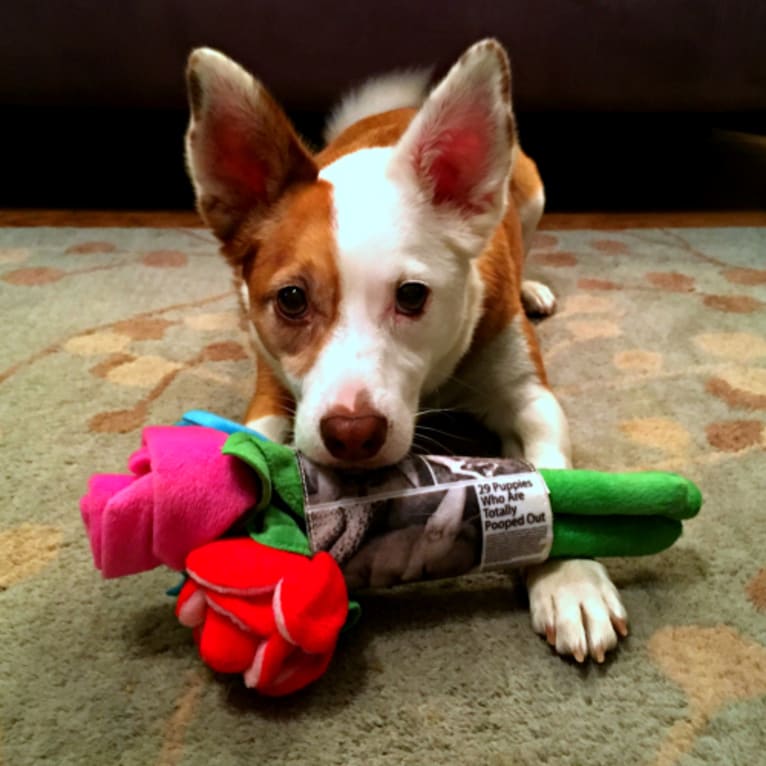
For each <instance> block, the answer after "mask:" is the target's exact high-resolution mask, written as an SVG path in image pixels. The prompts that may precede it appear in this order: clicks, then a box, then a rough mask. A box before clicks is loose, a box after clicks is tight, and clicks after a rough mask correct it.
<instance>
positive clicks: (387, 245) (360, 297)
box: [293, 149, 482, 465]
mask: <svg viewBox="0 0 766 766" xmlns="http://www.w3.org/2000/svg"><path fill="white" fill-rule="evenodd" d="M394 157H395V150H393V149H367V150H363V151H359V152H355V153H354V154H352V155H347V156H346V157H343V158H341V159H340V160H338V161H337V162H335V163H333V164H332V165H330V166H328V167H327V168H325V169H324V171H323V172H322V174H321V176H320V177H321V178H322V179H323V180H325V181H328V182H329V183H331V184H332V186H333V199H334V206H335V221H336V245H337V254H338V257H337V258H338V268H339V273H340V279H341V296H342V297H341V302H340V304H339V306H338V314H339V317H338V320H337V322H336V324H335V327H334V329H333V332H332V335H331V336H330V338H329V339H327V340H326V341H325V343H324V345H323V347H322V350H321V352H320V354H319V356H318V358H317V361H316V363H315V365H314V367H313V368H312V369H311V370H310V371H309V373H308V374H307V375H306V376H305V378H304V379H303V380H302V381H301V382H300V384H297V383H296V382H294V383H293V387H294V388H295V387H297V385H300V390H301V394H302V395H301V397H300V399H299V401H298V403H297V411H296V417H295V441H296V445H297V446H298V447H299V448H300V449H302V450H303V451H304V452H306V453H307V454H309V455H311V456H312V457H314V458H315V459H318V460H321V461H324V462H328V463H333V462H335V461H334V458H333V457H332V456H331V455H330V454H329V453H328V452H327V450H326V448H325V447H324V444H323V443H322V439H321V436H320V434H319V423H320V421H321V418H322V417H323V416H324V415H325V414H326V412H327V411H328V410H330V409H332V408H333V407H335V406H337V405H339V404H346V405H347V403H348V401H349V400H351V401H353V399H354V398H355V394H356V393H364V394H366V396H367V398H368V399H369V400H370V402H371V404H372V405H373V406H374V408H375V409H376V410H378V411H379V412H380V413H381V414H382V415H383V416H384V417H385V418H386V420H387V421H388V423H389V434H388V438H387V440H386V443H385V444H384V446H383V448H382V450H381V452H380V453H379V454H378V455H376V456H375V458H374V459H373V460H372V462H371V463H370V464H371V465H382V464H389V463H393V462H396V461H398V460H399V459H401V458H402V457H404V455H405V454H406V452H407V451H408V450H409V448H410V445H411V442H412V435H413V427H414V421H415V416H416V412H417V408H418V403H419V400H420V397H421V395H422V393H423V391H424V390H432V389H433V388H435V387H436V386H438V385H440V384H441V383H443V382H444V380H446V378H447V377H448V376H449V375H450V374H451V372H452V370H453V369H454V367H455V365H456V364H457V362H458V361H459V360H460V358H461V357H462V356H463V355H464V354H465V352H466V350H467V348H468V346H469V344H470V339H471V334H472V332H473V329H474V327H475V325H476V322H477V321H478V318H479V312H480V306H481V298H482V288H481V281H480V279H479V277H478V273H477V272H476V267H475V263H474V261H472V260H471V259H470V258H468V257H467V256H466V254H465V252H464V251H465V249H466V247H467V245H468V244H470V241H472V240H473V237H472V236H471V237H469V238H468V239H469V242H468V243H467V242H463V241H462V239H463V238H461V236H460V231H458V232H453V231H451V230H450V229H449V227H447V228H445V227H444V226H443V223H442V221H441V219H440V218H439V217H438V216H436V217H434V216H429V214H428V212H429V211H425V210H424V211H421V212H422V215H421V216H420V217H419V220H418V219H417V218H416V220H414V221H413V212H414V208H413V204H412V201H411V199H410V197H411V195H410V194H409V193H408V192H410V191H411V190H408V189H407V188H406V187H404V188H403V187H402V185H401V184H399V183H397V182H395V181H394V180H392V179H391V178H389V177H388V168H389V166H390V163H391V161H392V159H393V158H394ZM410 280H417V281H422V282H425V283H426V284H427V285H428V286H429V287H430V289H431V298H430V304H429V306H428V309H427V311H426V312H425V314H424V315H423V317H422V318H418V319H410V318H407V317H403V316H401V315H397V314H396V312H395V310H394V303H395V293H396V288H397V287H398V285H400V284H401V283H402V282H405V281H410Z"/></svg>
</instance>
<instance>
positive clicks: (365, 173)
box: [319, 148, 418, 306]
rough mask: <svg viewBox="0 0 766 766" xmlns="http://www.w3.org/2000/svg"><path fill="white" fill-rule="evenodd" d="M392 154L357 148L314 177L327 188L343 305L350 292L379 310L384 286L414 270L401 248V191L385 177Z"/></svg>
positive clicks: (403, 217) (403, 228)
mask: <svg viewBox="0 0 766 766" xmlns="http://www.w3.org/2000/svg"><path fill="white" fill-rule="evenodd" d="M392 152H393V150H392V149H390V148H372V149H362V150H360V151H357V152H354V153H353V154H349V155H346V156H345V157H341V158H340V159H339V160H337V161H336V162H333V163H332V164H331V165H328V166H327V167H326V168H324V169H323V170H322V172H321V173H320V176H319V177H320V178H321V179H322V180H325V181H327V182H329V183H330V184H332V187H333V203H334V214H335V215H334V218H335V221H334V224H335V226H334V229H335V238H336V244H337V253H338V266H339V271H340V276H341V280H342V282H343V284H344V288H345V289H344V290H343V299H344V301H345V299H346V298H351V297H352V296H353V295H354V294H355V295H357V296H360V297H362V296H363V297H364V299H366V300H367V301H371V302H372V303H373V304H377V305H378V306H379V305H380V302H381V300H382V299H383V297H384V295H383V294H382V293H381V290H382V292H383V293H385V290H384V289H383V288H384V285H385V286H386V287H392V286H393V285H394V284H395V283H396V281H397V280H398V279H400V278H401V277H402V276H404V275H407V276H408V277H410V278H411V277H412V276H413V275H412V271H413V269H414V270H416V271H417V269H418V266H417V263H416V261H415V259H409V258H407V256H406V252H405V248H404V247H403V241H404V236H405V235H406V227H407V220H406V215H405V210H404V208H405V205H404V201H403V199H402V190H401V187H400V186H397V185H396V184H394V183H393V181H391V180H390V179H389V178H388V177H387V172H386V171H387V167H388V164H389V161H390V159H391V155H392ZM349 288H351V290H349ZM385 297H390V296H388V295H386V296H385ZM352 299H353V298H352Z"/></svg>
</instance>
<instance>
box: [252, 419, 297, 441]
mask: <svg viewBox="0 0 766 766" xmlns="http://www.w3.org/2000/svg"><path fill="white" fill-rule="evenodd" d="M245 425H246V426H247V427H248V428H252V429H253V431H258V433H259V434H261V435H262V436H265V437H266V438H267V439H271V441H273V442H277V443H279V444H287V442H288V440H289V438H290V432H291V429H292V422H291V420H290V418H288V417H285V416H284V415H264V416H263V417H262V418H255V419H254V420H248V421H247V423H245Z"/></svg>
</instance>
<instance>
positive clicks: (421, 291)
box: [396, 282, 430, 317]
mask: <svg viewBox="0 0 766 766" xmlns="http://www.w3.org/2000/svg"><path fill="white" fill-rule="evenodd" d="M429 292H430V291H429V289H428V286H427V285H424V284H423V283H422V282H403V283H402V284H401V285H399V287H397V288H396V310H397V311H398V312H399V313H400V314H406V315H407V316H411V317H414V316H418V315H419V314H422V313H423V309H424V307H425V305H426V301H427V300H428V294H429Z"/></svg>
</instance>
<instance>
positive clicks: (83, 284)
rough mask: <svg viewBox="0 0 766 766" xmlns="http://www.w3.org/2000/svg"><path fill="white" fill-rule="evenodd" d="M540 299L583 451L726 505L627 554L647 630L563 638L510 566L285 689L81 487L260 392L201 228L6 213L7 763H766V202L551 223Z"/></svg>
mask: <svg viewBox="0 0 766 766" xmlns="http://www.w3.org/2000/svg"><path fill="white" fill-rule="evenodd" d="M528 273H529V275H530V276H533V277H536V278H540V279H543V280H545V281H547V282H548V283H549V284H550V285H551V286H552V287H553V288H554V289H555V291H556V292H557V294H558V296H559V310H558V313H557V314H556V315H555V316H554V317H552V318H550V319H548V320H545V321H544V322H542V323H541V324H540V325H539V333H540V336H541V341H542V345H543V349H544V352H545V355H546V357H547V360H548V369H549V372H550V377H551V380H552V381H553V384H554V386H555V388H556V390H557V391H558V393H559V394H560V397H561V400H562V402H563V404H564V407H565V409H566V410H567V411H568V413H569V416H570V418H571V422H572V433H573V441H574V445H575V447H574V449H575V462H576V464H577V465H578V466H581V467H588V468H595V469H606V470H609V469H611V470H624V469H631V468H658V469H671V470H677V471H681V472H683V473H684V474H686V475H687V476H689V477H690V478H691V479H693V480H694V481H696V482H698V484H699V485H700V487H701V488H702V491H703V493H704V495H705V499H706V503H705V506H704V507H703V510H702V512H701V514H700V515H699V517H698V518H696V519H694V520H693V521H691V522H690V523H689V524H688V525H687V526H686V531H685V534H684V536H683V537H682V538H681V540H680V541H679V543H678V544H677V545H676V546H674V547H673V548H672V549H671V550H669V551H667V552H666V553H664V554H662V555H659V556H655V557H650V558H646V559H640V560H616V561H611V562H609V566H610V570H611V571H612V573H613V575H614V577H615V580H616V581H617V583H618V585H619V586H620V587H621V588H622V593H623V596H624V600H625V603H626V605H627V608H628V611H629V613H630V616H631V627H632V633H631V636H630V638H629V639H628V640H627V641H625V642H624V643H623V644H622V646H621V648H620V650H619V652H617V653H616V654H615V655H614V657H613V658H611V659H610V660H609V661H608V662H607V663H606V664H605V665H604V666H595V665H590V664H589V665H585V666H582V667H581V666H578V665H577V664H575V663H573V662H568V661H564V660H561V659H559V658H558V657H556V656H555V655H554V654H553V653H552V652H551V651H550V649H549V648H548V646H547V645H546V644H545V642H544V641H543V640H542V639H540V638H539V637H538V636H536V635H534V634H533V633H532V631H531V629H530V627H529V618H528V615H527V612H526V605H525V596H524V594H523V591H522V589H520V588H519V587H518V586H514V583H513V581H512V580H511V579H510V578H509V579H506V578H504V577H502V576H494V575H493V576H485V577H481V576H477V577H474V578H468V579H465V580H461V581H459V582H441V583H433V584H430V585H427V586H422V587H416V588H410V589H403V590H398V591H393V592H389V593H385V594H381V595H378V596H374V597H370V598H366V599H364V601H363V608H364V618H363V620H362V623H361V624H360V625H359V627H358V628H356V629H355V630H354V631H352V632H350V633H348V634H346V635H345V636H344V638H343V640H342V644H341V646H340V647H339V650H338V653H337V656H336V659H335V661H334V662H333V664H332V666H331V668H330V670H329V672H328V673H327V675H326V676H325V677H324V678H323V679H322V680H321V681H320V682H319V683H317V684H316V685H315V686H313V687H312V688H311V689H309V690H307V691H306V692H304V693H302V694H299V695H297V696H295V697H293V698H289V699H282V700H276V701H274V700H268V699H262V698H258V697H256V696H253V695H252V694H251V693H250V692H248V691H247V690H246V689H244V687H243V686H242V684H241V683H240V682H239V681H238V680H237V679H235V678H227V677H215V676H214V675H213V674H211V673H210V672H209V671H208V670H207V669H206V668H205V667H204V666H203V665H202V663H201V662H200V660H199V659H198V657H197V655H196V652H195V649H194V646H193V644H192V640H191V635H190V633H189V631H187V630H186V629H185V628H183V627H181V626H180V625H179V624H178V623H177V622H176V620H175V618H174V616H173V609H172V606H173V602H172V601H171V600H170V599H169V598H168V597H167V596H165V595H164V591H165V589H166V588H167V587H169V586H172V585H174V584H175V582H176V580H177V577H176V575H175V574H173V573H172V572H169V571H164V570H155V571H153V572H150V573H147V574H143V575H139V576H135V577H131V578H124V579H121V580H113V581H104V580H102V579H101V578H100V576H99V574H98V573H97V572H96V570H95V569H94V567H93V564H92V561H91V557H90V552H89V550H88V545H87V541H86V538H85V535H84V532H83V529H82V523H81V520H80V515H79V510H78V505H77V501H78V498H79V496H80V495H81V494H82V493H83V491H84V487H85V483H86V479H87V477H88V475H89V474H90V473H91V472H94V471H121V470H123V467H124V466H123V464H124V461H125V459H126V458H127V456H128V454H129V453H130V452H131V451H132V450H133V449H134V448H135V447H136V446H137V444H138V440H139V434H140V428H141V427H142V426H143V425H144V424H149V423H171V422H173V421H174V420H176V419H177V417H178V416H179V415H180V414H181V413H182V412H183V411H184V410H186V409H191V408H202V409H209V410H214V411H216V412H218V413H220V414H222V415H225V416H228V417H232V418H237V417H239V416H241V414H242V412H243V408H244V406H245V404H246V399H247V397H248V395H249V393H250V384H249V380H250V378H251V372H250V362H249V360H248V356H247V340H246V334H245V332H244V331H243V329H242V327H241V326H240V320H239V316H238V313H237V301H236V297H235V295H234V293H233V290H232V287H231V282H230V277H229V274H228V272H227V270H226V268H225V267H224V266H223V264H222V262H221V261H219V259H218V258H217V257H216V256H215V247H214V245H213V243H212V240H211V239H210V237H209V236H208V235H207V234H206V233H205V232H203V231H198V230H149V229H133V230H129V229H100V230H95V229H91V230H84V229H80V230H78V229H44V228H43V229H0V310H1V311H2V314H1V316H2V327H3V342H2V344H0V443H1V444H2V476H3V483H2V487H1V489H0V497H1V498H2V506H0V647H2V650H1V651H0V764H2V766H26V765H27V764H42V763H50V764H56V765H59V764H61V765H63V764H78V765H79V764H94V765H95V766H105V765H106V764H131V765H132V764H136V765H138V766H154V765H155V764H156V765H158V766H160V765H161V766H170V765H173V766H176V765H178V766H198V765H199V766H214V765H220V766H230V765H231V764H240V763H242V764H275V765H280V766H281V765H282V764H364V765H365V766H377V765H378V764H413V765H414V764H430V763H435V764H439V763H449V764H459V765H460V766H462V765H464V764H465V765H469V766H473V764H490V765H492V766H505V765H506V764H507V765H508V766H511V765H514V766H515V765H526V764H529V765H530V766H539V765H540V764H553V765H555V766H558V765H559V764H562V765H568V764H572V765H576V764H585V765H586V766H589V765H591V764H623V765H624V764H655V765H657V766H665V765H668V766H669V765H671V764H678V765H679V766H697V765H698V764H726V765H727V766H728V765H732V764H743V765H744V764H747V765H748V766H754V764H756V763H764V762H766V760H764V759H766V724H765V723H764V722H765V721H766V518H765V517H764V514H765V510H764V507H765V506H764V497H766V455H765V454H764V448H765V447H766V428H765V426H764V423H765V421H766V229H745V228H739V229H723V228H722V229H684V230H680V229H679V230H649V229H646V230H631V231H624V232H603V231H602V232H593V231H571V232H561V233H543V234H540V235H538V238H537V242H536V247H535V250H534V253H533V255H532V257H531V259H530V266H529V269H528Z"/></svg>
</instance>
